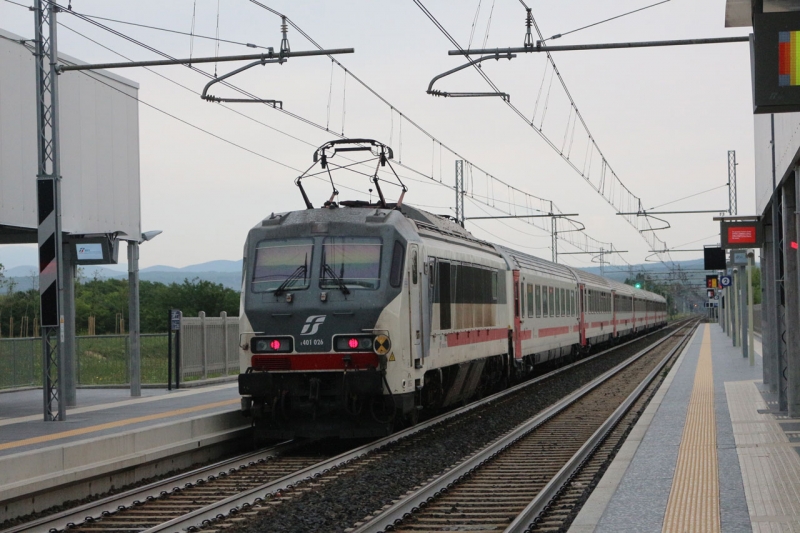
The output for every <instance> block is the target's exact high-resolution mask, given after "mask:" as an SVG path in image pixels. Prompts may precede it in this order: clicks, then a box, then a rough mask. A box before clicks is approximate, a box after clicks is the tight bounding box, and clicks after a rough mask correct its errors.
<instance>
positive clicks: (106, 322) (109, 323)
mask: <svg viewBox="0 0 800 533" xmlns="http://www.w3.org/2000/svg"><path fill="white" fill-rule="evenodd" d="M75 300H76V309H75V320H76V323H77V327H76V329H77V330H78V332H86V330H87V324H88V319H89V317H90V316H94V317H95V327H96V332H97V333H98V334H111V333H114V332H115V331H116V330H117V322H116V320H117V316H118V315H120V314H121V315H122V317H123V318H124V319H125V323H126V324H127V323H128V321H129V317H128V281H127V280H120V279H99V278H97V277H95V278H94V279H92V280H90V281H87V282H85V283H80V284H76V290H75ZM170 309H180V310H181V311H182V312H183V314H184V315H186V316H197V314H198V313H199V312H200V311H205V313H206V314H207V315H209V316H219V314H220V313H221V312H222V311H225V312H226V313H228V316H238V314H239V293H238V292H236V291H234V290H232V289H227V288H225V287H224V286H223V285H222V284H219V283H212V282H210V281H204V280H200V279H197V278H195V279H193V280H191V281H189V280H188V279H186V280H184V281H183V283H170V284H169V285H165V284H163V283H158V282H154V281H142V282H140V285H139V320H140V329H141V332H142V333H158V332H164V331H166V330H167V313H168V312H169V310H170Z"/></svg>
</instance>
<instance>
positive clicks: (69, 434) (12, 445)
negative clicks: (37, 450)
mask: <svg viewBox="0 0 800 533" xmlns="http://www.w3.org/2000/svg"><path fill="white" fill-rule="evenodd" d="M240 401H241V400H239V399H238V398H237V399H235V400H224V401H221V402H214V403H207V404H205V405H196V406H194V407H186V408H184V409H175V410H173V411H167V412H164V413H156V414H152V415H147V416H137V417H136V418H128V419H125V420H117V421H116V422H108V423H106V424H98V425H96V426H89V427H85V428H79V429H73V430H70V431H62V432H61V433H53V434H52V435H42V436H41V437H33V438H30V439H24V440H16V441H13V442H6V443H5V444H0V450H8V449H9V448H18V447H20V446H29V445H31V444H41V443H43V442H49V441H53V440H58V439H66V438H68V437H75V436H77V435H86V434H88V433H95V432H97V431H103V430H104V429H113V428H118V427H122V426H129V425H132V424H138V423H139V422H149V421H150V420H158V419H160V418H169V417H171V416H178V415H185V414H188V413H196V412H197V411H204V410H206V409H214V408H215V407H224V406H226V405H233V404H238V403H239V402H240Z"/></svg>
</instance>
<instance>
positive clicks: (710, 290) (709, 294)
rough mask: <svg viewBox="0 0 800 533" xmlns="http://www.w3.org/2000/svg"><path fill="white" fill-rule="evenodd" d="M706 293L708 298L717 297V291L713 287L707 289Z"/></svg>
mask: <svg viewBox="0 0 800 533" xmlns="http://www.w3.org/2000/svg"><path fill="white" fill-rule="evenodd" d="M706 293H707V294H708V298H709V299H710V300H713V299H715V298H716V297H717V292H716V291H715V290H714V289H707V290H706Z"/></svg>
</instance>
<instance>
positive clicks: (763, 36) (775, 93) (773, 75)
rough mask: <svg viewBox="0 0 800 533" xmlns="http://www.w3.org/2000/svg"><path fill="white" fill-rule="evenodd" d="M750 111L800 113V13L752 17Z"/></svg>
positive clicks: (763, 14)
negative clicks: (799, 67)
mask: <svg viewBox="0 0 800 533" xmlns="http://www.w3.org/2000/svg"><path fill="white" fill-rule="evenodd" d="M753 34H754V39H753V41H752V42H753V49H752V55H751V61H752V64H753V111H754V112H755V113H787V112H794V111H800V77H798V73H799V72H800V70H798V68H797V66H798V64H800V12H798V11H795V12H780V13H756V14H755V15H754V17H753Z"/></svg>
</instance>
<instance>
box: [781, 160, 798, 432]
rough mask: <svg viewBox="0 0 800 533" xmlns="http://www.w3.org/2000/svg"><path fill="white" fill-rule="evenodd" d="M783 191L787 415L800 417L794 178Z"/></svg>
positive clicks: (788, 181)
mask: <svg viewBox="0 0 800 533" xmlns="http://www.w3.org/2000/svg"><path fill="white" fill-rule="evenodd" d="M781 191H782V192H783V257H784V261H783V264H784V267H783V268H784V273H783V287H784V291H785V294H786V315H785V320H786V368H787V372H786V374H787V389H786V400H787V405H788V409H787V410H788V415H789V416H790V417H797V416H800V327H798V325H800V301H799V300H798V287H797V250H795V249H794V248H793V247H792V243H796V242H797V215H795V213H794V212H795V211H796V205H797V203H796V196H795V179H794V177H793V176H790V177H789V179H787V180H786V183H785V184H784V185H783V187H781Z"/></svg>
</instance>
